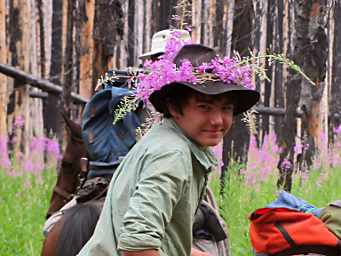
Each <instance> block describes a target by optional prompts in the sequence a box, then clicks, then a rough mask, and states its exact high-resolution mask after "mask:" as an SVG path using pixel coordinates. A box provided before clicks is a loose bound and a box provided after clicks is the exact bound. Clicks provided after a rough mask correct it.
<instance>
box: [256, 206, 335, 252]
mask: <svg viewBox="0 0 341 256" xmlns="http://www.w3.org/2000/svg"><path fill="white" fill-rule="evenodd" d="M250 221H251V225H250V239H251V243H252V246H253V248H254V249H255V251H256V253H262V254H266V255H276V256H286V255H295V254H303V253H318V254H322V255H329V256H332V255H335V256H338V255H341V243H340V241H339V240H338V238H337V237H336V236H335V235H334V234H333V233H331V232H330V231H329V230H328V228H327V227H326V225H325V224H324V223H323V222H322V221H321V220H320V219H319V218H317V217H315V216H314V215H313V214H310V213H303V212H300V211H295V210H291V209H287V208H261V209H258V210H256V211H254V212H253V213H252V214H251V215H250Z"/></svg>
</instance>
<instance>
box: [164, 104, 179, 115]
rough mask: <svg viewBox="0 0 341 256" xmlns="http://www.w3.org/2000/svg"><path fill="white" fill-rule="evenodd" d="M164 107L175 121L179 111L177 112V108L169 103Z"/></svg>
mask: <svg viewBox="0 0 341 256" xmlns="http://www.w3.org/2000/svg"><path fill="white" fill-rule="evenodd" d="M166 106H167V109H168V112H169V114H171V116H172V117H173V118H174V119H177V118H178V117H179V115H180V113H179V111H178V110H177V108H176V107H175V106H174V105H173V104H172V103H170V102H167V103H166Z"/></svg>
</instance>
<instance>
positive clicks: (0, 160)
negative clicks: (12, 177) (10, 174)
mask: <svg viewBox="0 0 341 256" xmlns="http://www.w3.org/2000/svg"><path fill="white" fill-rule="evenodd" d="M10 167H11V161H10V160H9V157H8V148H7V137H5V136H0V168H4V169H9V168H10Z"/></svg>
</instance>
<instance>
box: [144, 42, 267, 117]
mask: <svg viewBox="0 0 341 256" xmlns="http://www.w3.org/2000/svg"><path fill="white" fill-rule="evenodd" d="M216 56H217V55H216V52H215V51H214V50H213V49H212V48H209V47H206V46H203V45H200V44H189V45H184V46H183V47H182V48H181V50H180V51H179V52H178V54H177V55H176V56H175V58H174V63H175V64H176V65H177V66H180V63H181V61H182V60H184V59H187V60H189V61H190V62H191V63H192V65H193V66H194V67H197V66H199V65H200V64H201V63H203V62H206V63H209V62H210V61H211V60H212V59H213V58H215V57H216ZM177 85H182V86H187V87H189V88H191V89H193V90H195V91H197V92H200V93H203V94H206V95H218V94H228V95H230V96H232V98H234V99H236V101H235V103H234V104H235V105H234V115H238V114H241V113H243V112H245V111H247V110H249V109H250V108H252V107H253V106H254V105H255V104H256V103H257V102H258V100H259V98H260V94H259V93H258V92H257V91H255V90H252V89H249V88H246V87H244V86H243V85H237V84H234V85H226V84H225V83H224V82H223V81H206V82H205V83H203V84H192V83H187V82H173V83H170V84H168V85H165V86H163V87H162V88H161V90H157V91H154V92H153V93H152V94H151V95H150V97H149V101H150V102H151V103H152V104H153V106H154V107H155V109H156V110H157V111H158V112H160V113H164V111H165V109H166V102H167V100H166V99H167V96H168V94H169V91H170V90H172V88H173V87H174V86H177Z"/></svg>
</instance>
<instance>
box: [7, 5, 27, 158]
mask: <svg viewBox="0 0 341 256" xmlns="http://www.w3.org/2000/svg"><path fill="white" fill-rule="evenodd" d="M9 7H10V8H9V26H8V29H9V30H8V31H9V45H10V52H11V56H10V58H11V64H12V66H15V67H19V68H20V69H22V70H24V71H27V72H29V69H30V65H29V64H30V63H29V57H30V47H29V46H30V42H31V38H30V29H31V26H30V24H31V23H30V22H31V20H32V19H31V18H30V14H31V13H32V12H31V9H30V3H28V2H27V1H21V0H15V1H10V6H9ZM11 99H12V104H13V105H12V106H13V109H10V110H11V111H13V114H14V115H13V117H14V119H13V121H12V122H13V123H16V124H18V123H19V122H18V120H20V121H21V120H23V121H24V122H20V124H22V125H21V127H19V126H18V125H17V126H16V129H15V132H14V133H13V134H12V135H13V136H15V137H16V146H15V154H16V155H18V156H19V155H21V152H25V153H26V154H27V153H28V143H27V142H28V140H29V128H30V115H29V113H30V112H29V88H28V86H26V84H23V83H22V82H20V81H18V80H15V81H14V90H13V94H12V97H11Z"/></svg>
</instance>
